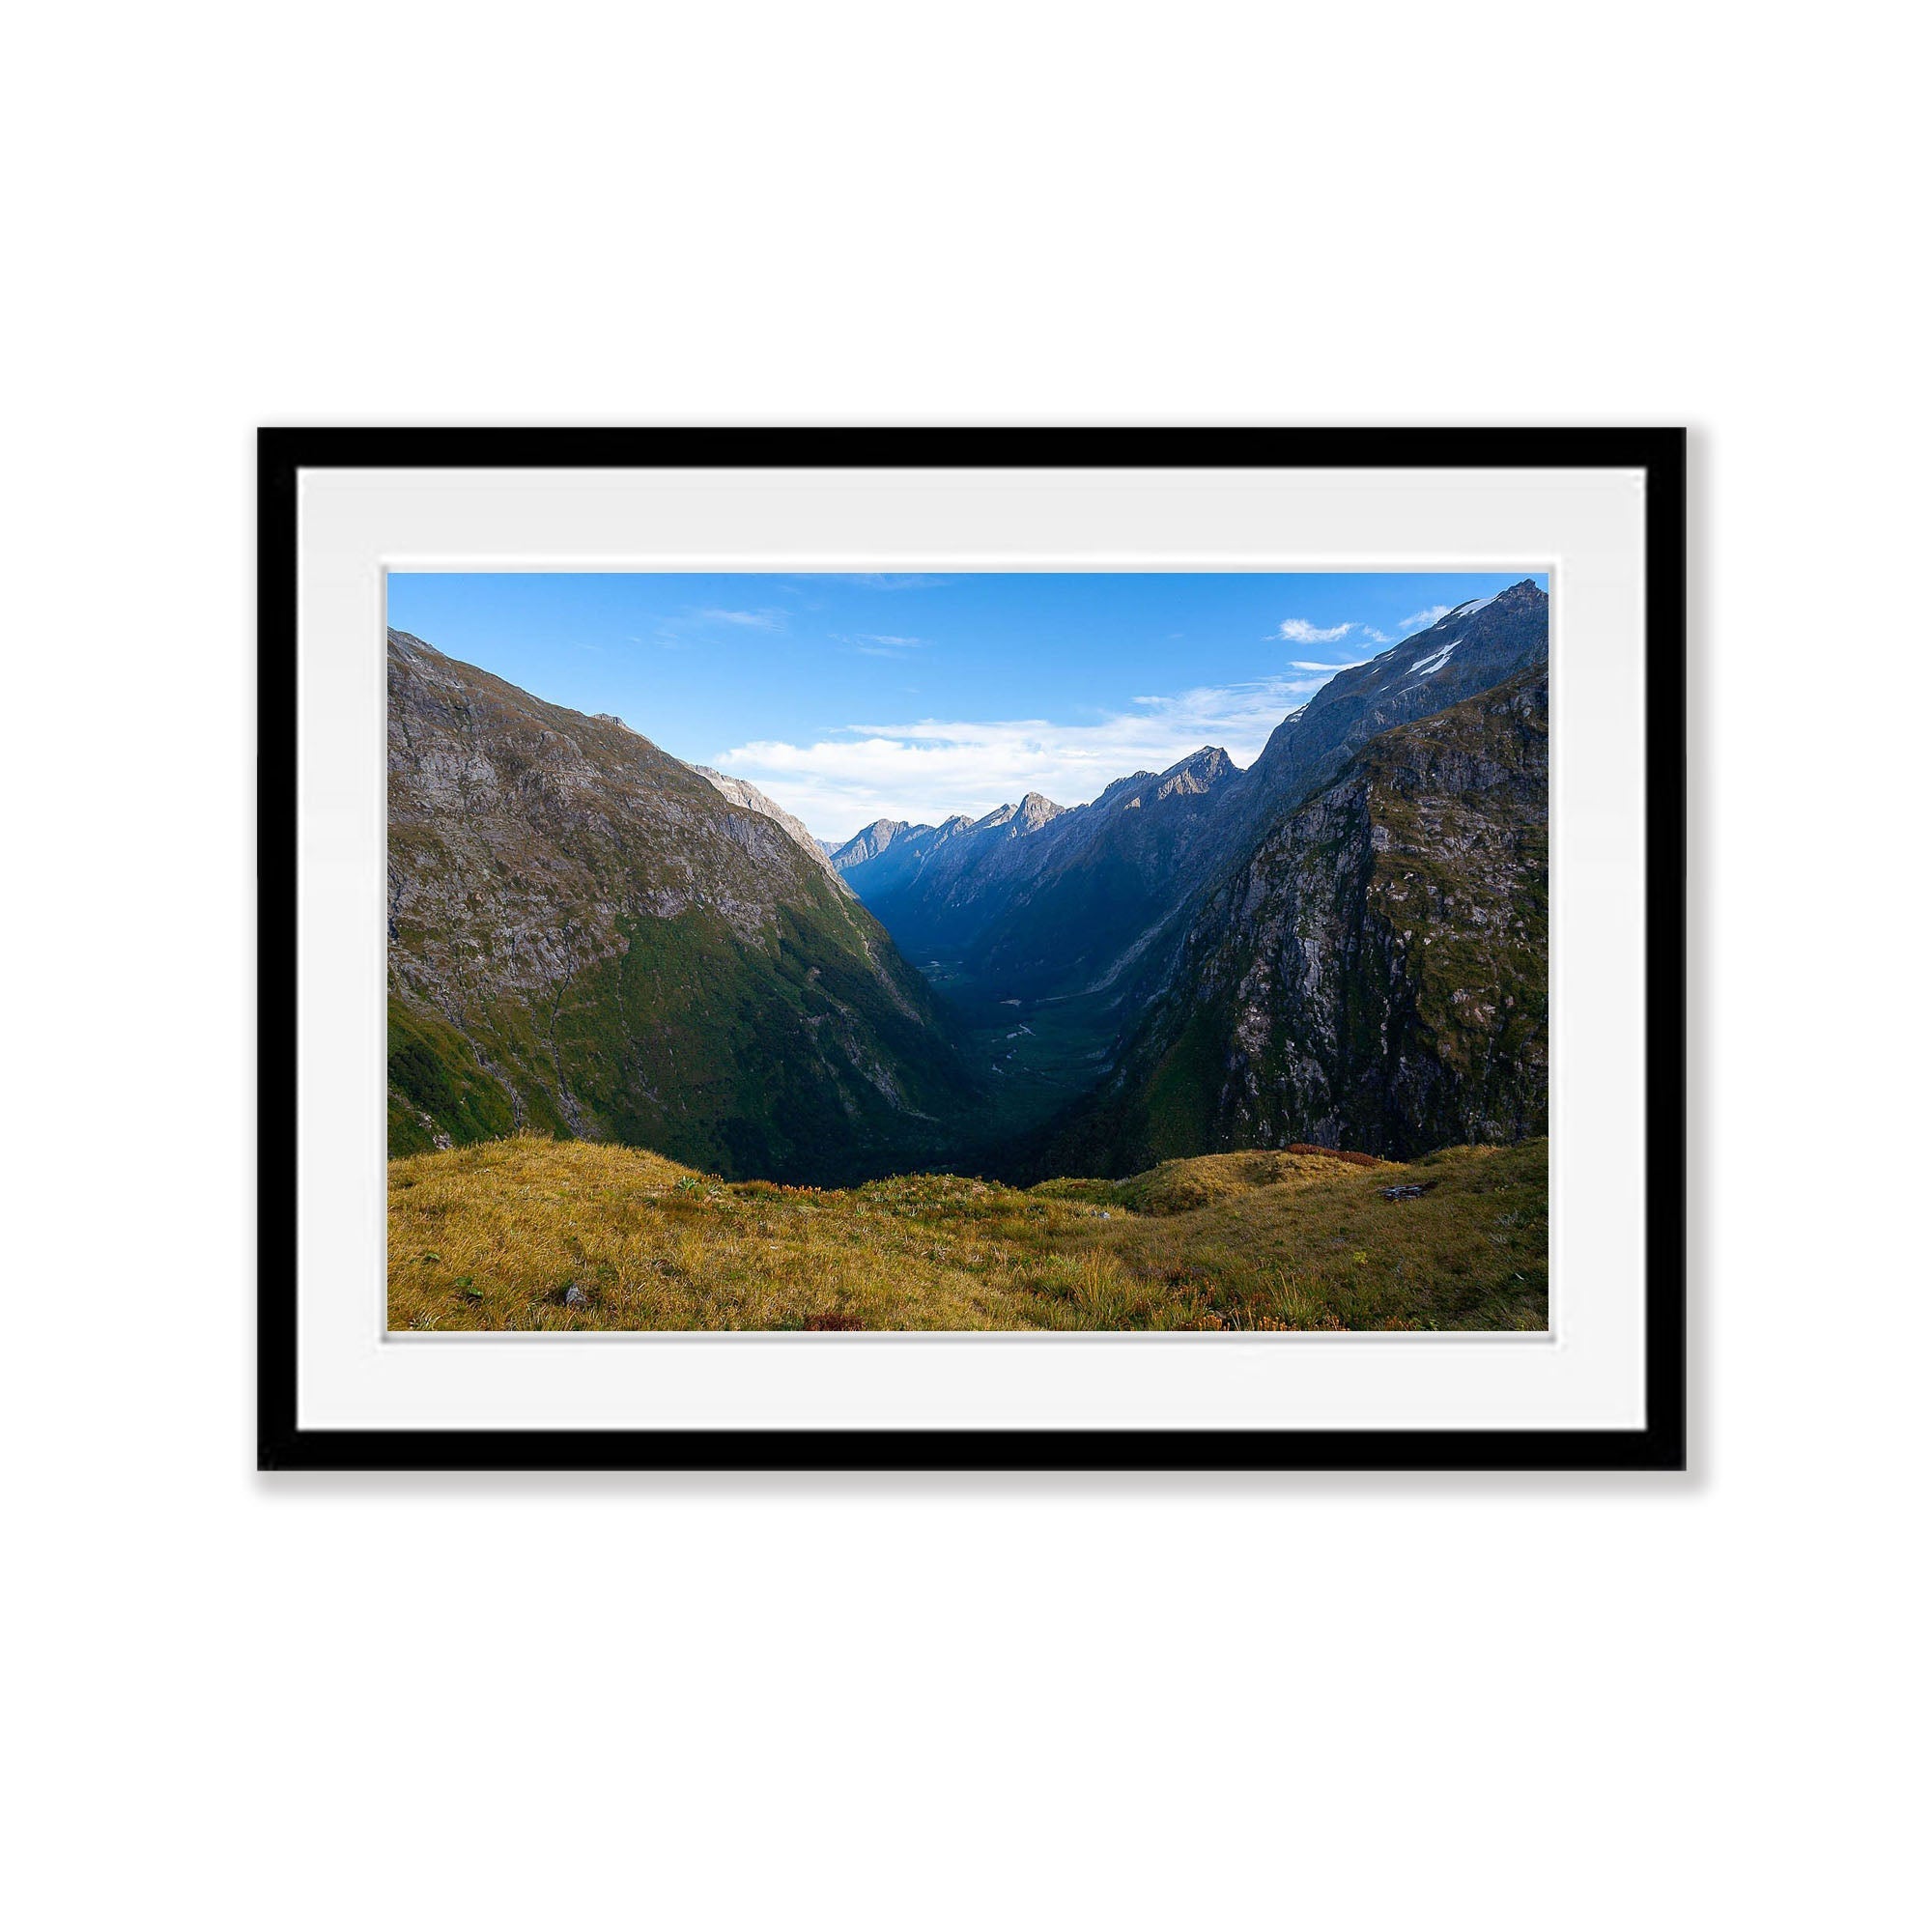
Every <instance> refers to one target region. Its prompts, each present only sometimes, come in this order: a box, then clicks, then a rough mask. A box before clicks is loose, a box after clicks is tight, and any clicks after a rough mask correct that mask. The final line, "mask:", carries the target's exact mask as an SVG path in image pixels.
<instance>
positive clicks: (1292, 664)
mask: <svg viewBox="0 0 1932 1932" xmlns="http://www.w3.org/2000/svg"><path fill="white" fill-rule="evenodd" d="M1367 663H1368V659H1367V658H1350V659H1348V660H1346V661H1345V662H1344V663H1342V664H1313V663H1311V662H1310V661H1309V660H1308V659H1307V658H1292V659H1291V660H1290V661H1289V668H1290V669H1291V670H1325V671H1327V672H1328V673H1329V674H1330V675H1331V676H1332V675H1333V674H1334V673H1335V672H1336V671H1338V670H1353V669H1354V668H1355V667H1356V666H1357V665H1364V664H1367Z"/></svg>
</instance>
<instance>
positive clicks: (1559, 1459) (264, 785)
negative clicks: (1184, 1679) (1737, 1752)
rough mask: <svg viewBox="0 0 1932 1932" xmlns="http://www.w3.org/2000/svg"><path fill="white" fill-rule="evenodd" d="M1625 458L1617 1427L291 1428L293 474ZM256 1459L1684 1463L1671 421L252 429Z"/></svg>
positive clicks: (1681, 645) (365, 1462)
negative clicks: (1639, 1417) (1629, 1126)
mask: <svg viewBox="0 0 1932 1932" xmlns="http://www.w3.org/2000/svg"><path fill="white" fill-rule="evenodd" d="M660 466H664V467H676V468H738V467H747V466H758V467H770V468H780V467H811V468H829V467H861V466H893V467H906V468H924V467H941V466H944V467H952V468H959V467H968V466H998V467H1000V468H1008V469H1025V468H1038V467H1052V468H1056V469H1058V468H1069V467H1072V468H1083V469H1092V468H1106V467H1118V466H1133V467H1137V468H1140V467H1167V466H1173V467H1185V468H1188V469H1216V468H1258V467H1266V468H1346V469H1362V468H1390V469H1394V468H1402V469H1427V468H1457V469H1490V468H1527V467H1534V468H1539V469H1565V468H1577V469H1600V468H1614V469H1641V470H1643V471H1644V472H1645V474H1646V491H1645V526H1644V543H1645V573H1646V581H1645V642H1644V649H1645V660H1646V664H1645V668H1646V681H1645V689H1646V699H1645V703H1646V716H1645V773H1646V793H1645V812H1646V853H1645V861H1646V875H1645V904H1646V915H1647V926H1646V933H1647V944H1646V958H1645V989H1646V1029H1647V1034H1646V1047H1645V1071H1646V1097H1645V1155H1644V1162H1645V1184H1646V1230H1645V1279H1644V1304H1645V1328H1644V1333H1645V1362H1644V1395H1645V1405H1644V1413H1645V1421H1644V1424H1643V1426H1642V1427H1641V1428H1640V1429H1622V1430H1603V1429H1587V1430H1566V1429H1556V1430H1441V1429H1416V1430H1400V1429H1398V1430H1373V1431H1371V1430H1332V1429H1323V1430H1292V1429H1285V1430H1279V1431H1276V1430H1233V1431H1218V1430H1213V1431H1173V1430H1105V1431H1090V1432H1070V1431H1048V1430H1024V1431H1008V1432H997V1431H990V1430H946V1431H923V1430H870V1429H867V1430H856V1429H853V1430H770V1431H762V1430H761V1431H730V1432H726V1431H714V1430H585V1431H575V1430H409V1429H404V1430H395V1429H381V1430H341V1429H304V1428H302V1427H300V1426H299V1424H298V1416H297V1349H298V1337H297V1321H296V1310H297V1278H296V1218H295V1217H296V1168H295V1152H294V1149H295V1124H296V1122H295V1085H294V1069H295V1065H296V997H295V982H294V975H293V973H292V970H291V966H290V962H291V960H292V959H293V958H294V957H295V939H296V869H295V868H296V864H297V845H296V827H297V795H296V776H295V770H296V767H295V759H294V756H293V749H294V732H295V718H296V634H297V613H296V597H297V561H298V554H297V542H298V532H297V481H298V472H299V471H300V470H302V469H318V468H329V467H354V468H357V469H384V468H394V469H417V468H433V469H461V468H473V467H490V468H522V467H529V468H541V469H597V468H624V469H629V468H639V467H642V468H654V467H660ZM256 480H257V573H258V581H257V598H258V603H257V631H258V637H257V648H258V679H259V683H258V690H259V712H258V732H259V738H258V761H257V763H258V771H259V774H260V778H259V789H258V801H257V813H258V824H257V832H258V839H257V878H258V890H259V906H260V916H259V935H258V993H259V1011H260V1023H259V1032H258V1050H259V1062H258V1080H259V1086H258V1135H259V1152H258V1165H257V1184H258V1208H259V1248H258V1261H257V1266H258V1274H257V1287H256V1375H257V1390H256V1399H257V1411H256V1412H257V1465H258V1467H259V1468H261V1469H264V1470H297V1469H338V1470H339V1469H372V1470H413V1469H477V1470H504V1469H584V1470H587V1469H717V1470H795V1469H827V1470H831V1469H864V1470H884V1469H904V1470H965V1469H970V1470H1095V1469H1098V1470H1105V1469H1118V1470H1150V1469H1168V1470H1230V1469H1361V1470H1376V1469H1382V1470H1394V1469H1400V1470H1448V1469H1461V1470H1477V1469H1498V1470H1509V1469H1517V1470H1530V1469H1541V1470H1592V1469H1595V1470H1681V1469H1683V1468H1684V1467H1685V1466H1686V1449H1687V1397H1686V1318H1687V1279H1686V1246H1685V1242H1686V1227H1685V1159H1686V1140H1685V1101H1686V1073H1685V1045H1686V1042H1685V1010H1686V1008H1685V944H1686V920H1685V839H1686V801H1687V767H1686V738H1685V671H1686V610H1687V606H1686V522H1685V515H1686V494H1685V493H1686V432H1685V431H1684V430H1682V429H1672V428H1638V429H1601V428H1600V429H1576V428H1572V429H1555V428H1551V429H1442V428H1435V429H939V430H921V429H769V430H768V429H702V430H700V429H475V428H471V429H350V428H334V429H302V428H270V429H263V430H261V431H260V432H259V433H258V440H257V479H256Z"/></svg>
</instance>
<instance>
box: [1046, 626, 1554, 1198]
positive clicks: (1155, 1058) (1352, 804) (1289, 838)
mask: <svg viewBox="0 0 1932 1932" xmlns="http://www.w3.org/2000/svg"><path fill="white" fill-rule="evenodd" d="M1498 601H1500V600H1498ZM1531 654H1532V655H1540V654H1538V653H1535V652H1534V651H1532V653H1531ZM1422 661H1423V662H1427V657H1426V656H1425V657H1424V659H1423V660H1422ZM1411 668H1412V667H1411ZM1425 674H1426V673H1425ZM1405 695H1406V693H1398V694H1397V696H1396V698H1395V699H1394V701H1396V702H1400V700H1401V697H1402V696H1405ZM1313 709H1314V707H1313V706H1311V707H1310V710H1311V711H1313ZM1291 724H1293V721H1291ZM1287 728H1288V727H1287V726H1285V727H1284V729H1287ZM1343 735H1344V736H1345V735H1346V734H1343ZM1279 736H1280V734H1279V733H1277V737H1278V738H1279ZM1319 755H1320V756H1321V757H1325V756H1327V755H1328V753H1321V754H1319ZM1547 947H1548V668H1547V666H1545V665H1543V664H1540V663H1539V664H1534V665H1532V666H1531V667H1530V668H1527V669H1524V670H1521V671H1520V672H1518V673H1517V674H1516V675H1515V676H1512V677H1509V678H1506V679H1505V680H1504V681H1503V682H1502V683H1500V684H1498V685H1496V686H1494V687H1493V688H1492V689H1491V690H1489V691H1487V692H1485V693H1483V694H1481V695H1480V696H1475V697H1471V698H1466V699H1464V700H1463V701H1462V702H1461V703H1459V704H1456V705H1454V706H1452V707H1450V708H1449V709H1447V710H1444V711H1440V712H1437V713H1435V715H1434V716H1431V717H1429V718H1426V719H1423V720H1420V721H1418V722H1415V723H1411V724H1406V725H1398V726H1396V727H1395V728H1392V729H1390V730H1387V731H1384V732H1382V733H1381V734H1379V735H1378V736H1377V737H1375V738H1373V739H1372V740H1370V741H1369V742H1368V743H1367V744H1365V745H1363V746H1362V747H1361V748H1360V750H1359V751H1358V752H1356V753H1355V754H1354V755H1353V756H1352V757H1351V758H1350V759H1349V760H1348V762H1347V763H1346V764H1345V765H1344V766H1343V768H1342V769H1341V770H1340V771H1339V772H1338V773H1337V774H1335V776H1334V779H1333V781H1332V782H1331V783H1330V784H1329V785H1328V786H1327V787H1326V788H1325V789H1323V790H1321V791H1320V792H1319V793H1318V794H1317V795H1316V796H1314V797H1313V798H1310V799H1308V800H1307V801H1306V802H1305V803H1302V804H1300V805H1298V806H1297V807H1295V808H1294V809H1292V810H1288V811H1286V812H1285V813H1283V814H1282V815H1280V816H1279V817H1278V818H1276V819H1275V820H1274V821H1273V822H1272V823H1271V824H1268V825H1267V826H1266V827H1265V828H1264V831H1263V832H1262V834H1261V836H1260V837H1259V838H1258V839H1257V840H1256V842H1255V843H1254V844H1253V845H1252V847H1251V848H1250V849H1249V850H1248V852H1247V853H1246V855H1245V856H1244V857H1243V858H1241V859H1240V860H1239V862H1238V863H1236V864H1235V865H1234V866H1232V867H1230V868H1229V869H1228V870H1227V871H1225V872H1224V873H1222V874H1221V875H1220V876H1219V878H1218V880H1217V882H1216V884H1215V886H1214V887H1213V889H1212V890H1211V891H1210V892H1209V893H1208V895H1206V896H1205V897H1204V898H1203V899H1202V900H1201V901H1199V902H1198V903H1197V904H1196V906H1195V907H1194V908H1193V909H1192V913H1191V917H1190V920H1189V923H1188V925H1187V929H1186V932H1185V936H1184V938H1183V939H1182V941H1181V942H1180V945H1179V952H1178V955H1177V957H1176V960H1175V963H1174V966H1173V969H1172V972H1171V975H1170V977H1169V980H1168V983H1167V985H1166V987H1165V990H1163V991H1162V992H1161V993H1159V994H1158V995H1157V996H1156V997H1155V998H1154V1000H1153V1001H1152V1004H1151V1007H1150V1008H1149V1009H1148V1010H1147V1011H1146V1013H1145V1015H1144V1017H1143V1018H1142V1019H1141V1021H1140V1023H1139V1024H1138V1026H1137V1027H1136V1028H1135V1030H1134V1031H1133V1033H1132V1035H1131V1037H1129V1039H1128V1041H1127V1043H1126V1046H1125V1050H1124V1052H1123V1053H1122V1058H1121V1061H1120V1064H1119V1065H1118V1066H1117V1067H1116V1068H1115V1070H1114V1072H1113V1073H1112V1075H1111V1076H1110V1077H1109V1078H1108V1079H1107V1080H1106V1081H1105V1082H1104V1083H1103V1084H1102V1085H1101V1087H1100V1088H1099V1089H1098V1090H1097V1092H1096V1093H1095V1094H1094V1095H1093V1096H1091V1097H1090V1098H1089V1099H1087V1100H1085V1101H1083V1102H1080V1103H1076V1105H1075V1107H1074V1108H1073V1109H1072V1110H1071V1112H1070V1113H1069V1115H1068V1116H1067V1117H1066V1118H1065V1119H1064V1120H1063V1121H1062V1122H1060V1123H1058V1125H1057V1127H1056V1128H1055V1129H1054V1130H1052V1131H1051V1132H1050V1133H1049V1134H1048V1135H1047V1136H1046V1137H1045V1139H1044V1141H1043V1143H1042V1144H1041V1145H1040V1146H1039V1147H1037V1149H1036V1150H1035V1151H1033V1153H1032V1154H1031V1155H1030V1156H1029V1157H1028V1158H1029V1160H1030V1163H1031V1165H1032V1166H1033V1167H1035V1168H1037V1171H1039V1172H1044V1173H1069V1172H1070V1173H1101V1174H1126V1173H1131V1172H1133V1171H1135V1170H1136V1169H1139V1168H1144V1167H1147V1166H1149V1165H1150V1164H1151V1163H1152V1162H1153V1161H1156V1160H1160V1159H1164V1158H1169V1157H1174V1156H1179V1155H1194V1154H1200V1153H1203V1152H1207V1151H1218V1150H1224V1149H1233V1148H1241V1147H1264V1148H1265V1147H1281V1146H1285V1145H1287V1144H1288V1143H1290V1142H1292V1141H1310V1142H1320V1143H1323V1144H1326V1145H1330V1146H1333V1145H1347V1146H1351V1147H1360V1148H1363V1149H1365V1150H1367V1151H1370V1152H1374V1153H1380V1154H1385V1155H1389V1156H1392V1157H1396V1158H1409V1157H1412V1156H1413V1155H1415V1154H1417V1153H1420V1152H1423V1151H1427V1150H1429V1149H1431V1148H1435V1147H1443V1146H1447V1145H1450V1144H1453V1143H1457V1142H1464V1141H1512V1140H1519V1139H1521V1138H1523V1137H1525V1136H1528V1135H1533V1134H1539V1133H1543V1132H1546V1131H1547V1130H1548V1129H1547V1120H1548V979H1547V967H1546V961H1547V956H1548V954H1547Z"/></svg>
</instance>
